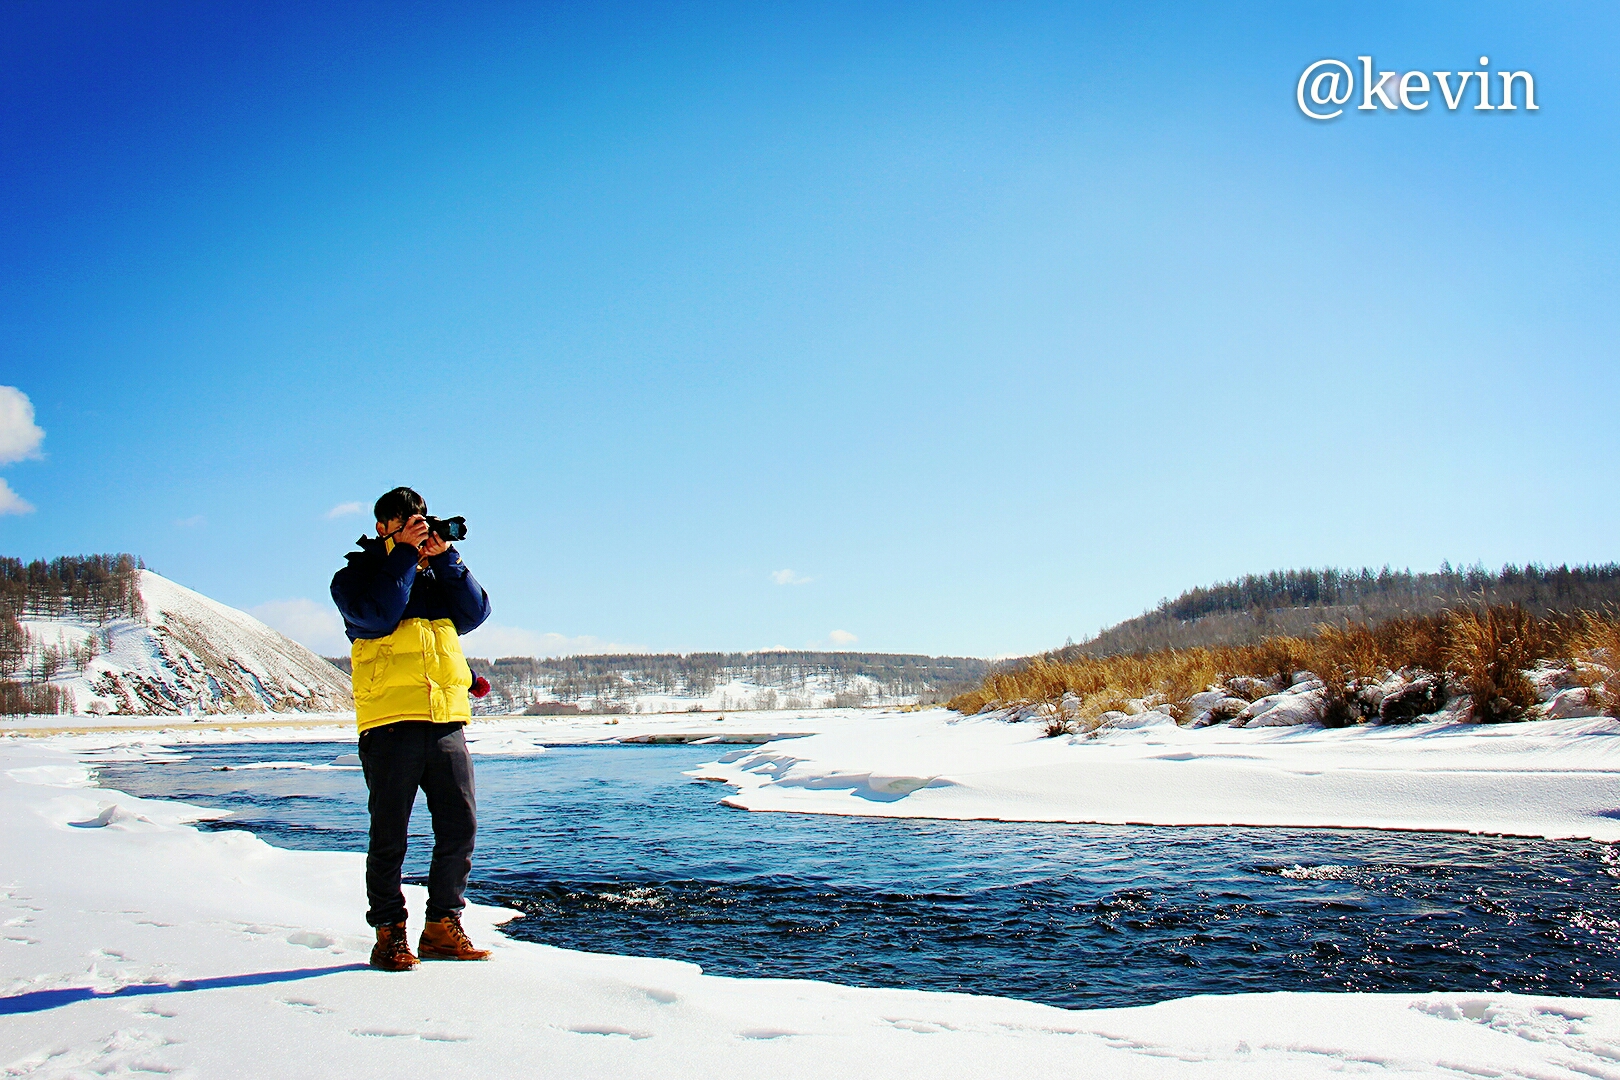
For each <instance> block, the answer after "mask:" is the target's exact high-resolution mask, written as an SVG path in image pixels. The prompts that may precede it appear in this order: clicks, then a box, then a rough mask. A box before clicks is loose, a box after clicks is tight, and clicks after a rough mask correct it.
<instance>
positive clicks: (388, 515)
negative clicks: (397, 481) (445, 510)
mask: <svg viewBox="0 0 1620 1080" xmlns="http://www.w3.org/2000/svg"><path fill="white" fill-rule="evenodd" d="M371 509H372V512H373V513H375V514H376V515H377V522H378V524H384V523H387V522H390V521H393V520H394V519H395V518H399V520H401V521H409V520H410V519H411V518H413V517H415V516H416V515H417V514H425V513H427V500H426V499H424V498H422V496H420V495H418V494H417V493H416V492H414V491H412V490H411V489H410V488H408V487H397V488H395V489H394V490H393V491H390V492H389V493H388V494H386V495H384V496H383V497H382V498H380V499H378V500H377V505H376V506H374V507H372V508H371Z"/></svg>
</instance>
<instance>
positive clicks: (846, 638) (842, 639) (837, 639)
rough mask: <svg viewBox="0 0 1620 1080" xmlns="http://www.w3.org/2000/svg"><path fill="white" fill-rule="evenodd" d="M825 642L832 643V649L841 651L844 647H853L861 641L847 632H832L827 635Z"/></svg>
mask: <svg viewBox="0 0 1620 1080" xmlns="http://www.w3.org/2000/svg"><path fill="white" fill-rule="evenodd" d="M827 640H828V641H830V642H832V643H833V647H834V648H837V649H842V648H843V647H844V646H846V645H853V644H855V643H856V642H857V641H859V640H861V639H860V638H858V637H856V636H855V635H854V634H852V633H850V632H849V631H848V630H834V631H832V632H831V633H829V634H828V635H827Z"/></svg>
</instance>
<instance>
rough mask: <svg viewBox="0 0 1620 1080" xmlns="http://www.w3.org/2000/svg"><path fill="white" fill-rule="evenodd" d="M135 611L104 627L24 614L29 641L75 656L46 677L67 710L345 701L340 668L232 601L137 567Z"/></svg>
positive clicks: (273, 708) (314, 705)
mask: <svg viewBox="0 0 1620 1080" xmlns="http://www.w3.org/2000/svg"><path fill="white" fill-rule="evenodd" d="M139 574H140V591H141V598H142V600H143V602H144V606H145V619H144V620H135V619H118V620H114V621H113V622H110V623H107V624H105V625H98V624H96V623H95V622H92V621H86V620H81V619H76V618H74V617H72V616H68V617H64V618H54V619H42V618H37V617H36V618H25V619H23V620H21V621H22V625H23V628H24V629H26V630H27V631H28V634H29V636H30V637H31V638H32V639H33V641H34V643H35V644H36V645H37V646H39V647H41V648H43V647H46V646H54V647H56V648H57V649H58V650H59V651H60V652H61V653H62V654H64V655H67V656H70V657H71V656H73V655H74V654H75V653H79V654H80V655H82V653H83V650H84V648H85V644H86V642H87V641H89V640H90V639H92V638H94V639H96V640H95V655H94V658H93V659H91V660H89V662H88V663H84V662H82V661H75V660H69V661H68V662H66V663H65V664H64V665H63V666H64V670H63V671H61V672H59V673H58V675H57V677H56V678H55V679H53V680H52V681H53V682H55V683H56V684H57V685H59V686H63V687H65V688H67V689H69V690H70V691H71V692H72V694H73V704H74V712H77V713H123V714H156V715H202V714H209V713H263V712H331V711H338V710H345V709H351V708H353V707H354V698H353V696H352V695H351V694H350V691H349V678H348V676H347V675H345V674H344V673H343V672H341V671H339V670H337V669H336V668H334V667H333V666H332V665H331V664H328V663H327V662H326V661H325V660H322V659H321V658H320V657H319V656H316V655H315V654H314V653H312V652H310V651H309V650H308V649H306V648H304V646H302V645H300V644H298V643H297V642H296V641H293V640H292V639H291V638H288V637H284V636H283V635H281V634H279V633H277V632H276V631H274V630H272V629H270V628H269V627H268V626H266V625H264V623H262V622H260V621H259V620H257V619H255V618H253V616H251V615H248V614H246V613H244V612H241V611H237V610H236V609H235V608H231V607H226V606H225V605H224V604H221V603H218V602H216V601H214V600H210V599H209V598H208V597H206V596H203V595H202V594H201V593H196V592H193V591H191V590H190V589H187V588H185V587H184V586H182V585H176V584H175V583H174V582H172V581H170V580H168V579H167V578H164V577H161V576H159V575H157V574H154V573H152V572H151V571H150V570H142V571H140V572H139Z"/></svg>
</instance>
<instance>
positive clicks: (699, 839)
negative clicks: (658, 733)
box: [99, 743, 1620, 1008]
mask: <svg viewBox="0 0 1620 1080" xmlns="http://www.w3.org/2000/svg"><path fill="white" fill-rule="evenodd" d="M341 753H352V746H346V745H343V744H333V743H309V744H274V745H265V744H251V745H224V746H205V747H198V748H190V747H188V748H186V749H185V751H184V752H183V754H181V755H178V756H179V758H180V760H173V761H161V762H157V761H154V762H143V763H139V764H131V763H106V764H103V765H101V766H99V770H100V775H101V782H102V783H103V784H104V785H105V786H107V787H110V788H117V789H119V790H123V791H127V792H130V793H131V794H136V795H148V796H153V797H161V798H172V799H179V800H183V801H191V802H196V803H201V804H205V805H209V806H216V807H225V808H229V809H231V810H233V811H235V815H234V817H233V818H232V819H231V820H230V821H227V822H221V823H219V824H218V825H216V826H212V827H224V828H248V829H251V830H252V831H253V832H255V833H257V834H258V835H259V836H261V837H263V838H264V839H265V840H267V841H269V842H270V843H273V844H276V845H278V846H281V847H288V848H307V849H318V850H337V851H364V850H365V846H366V839H365V836H366V812H365V784H364V781H363V779H362V777H361V775H360V772H359V770H358V769H342V768H338V769H293V768H247V769H244V768H240V766H244V765H251V764H256V763H260V764H262V763H265V762H268V761H279V762H304V763H308V764H326V763H330V762H332V761H333V760H334V756H335V755H337V754H341ZM715 753H716V748H715V747H712V746H709V747H697V746H658V747H604V746H592V747H562V748H553V749H552V750H550V751H549V752H547V753H546V754H544V755H541V756H537V757H488V756H480V757H477V758H476V759H475V761H476V769H477V774H478V785H479V826H480V827H479V836H478V840H479V850H478V854H477V856H476V857H475V859H474V867H473V884H472V888H471V890H470V893H471V898H472V899H475V900H479V901H482V902H486V903H494V904H504V905H507V906H509V907H514V908H517V909H519V910H520V911H522V912H523V913H524V914H525V916H526V917H525V918H523V919H520V920H518V921H516V922H514V923H512V924H511V925H510V926H509V927H508V928H507V930H508V932H509V933H510V934H512V935H513V936H514V937H518V938H522V939H525V940H530V941H539V942H545V943H547V944H552V945H558V946H562V947H565V948H570V949H585V950H590V951H597V952H615V953H631V954H637V955H646V956H663V957H672V958H676V959H681V960H689V961H693V962H695V963H698V964H701V965H702V966H703V968H704V970H705V971H708V972H709V973H711V974H717V975H742V976H771V977H781V978H815V979H830V980H833V981H836V982H842V983H849V984H855V985H864V986H891V987H909V988H915V989H927V990H957V991H964V992H971V993H986V994H1000V995H1006V996H1011V997H1020V998H1026V999H1029V1000H1034V1001H1042V1002H1047V1003H1050V1004H1054V1005H1064V1006H1082V1007H1088V1008H1099V1007H1108V1006H1121V1005H1140V1004H1146V1003H1150V1002H1154V1001H1161V1000H1164V999H1166V998H1172V997H1181V996H1184V995H1187V994H1197V993H1236V992H1243V991H1272V990H1409V991H1431V990H1516V991H1523V992H1530V993H1544V994H1569V995H1591V996H1612V995H1614V994H1615V993H1617V992H1620V851H1617V849H1616V848H1615V847H1614V846H1611V845H1605V844H1597V843H1589V842H1584V841H1581V842H1577V841H1545V840H1521V839H1510V838H1497V837H1477V836H1460V835H1453V834H1442V833H1393V832H1369V831H1334V830H1322V829H1227V828H1198V829H1168V828H1151V827H1134V826H1131V827H1121V826H1085V825H1061V824H1045V823H1036V824H1029V823H1002V822H982V821H966V822H962V821H913V820H904V819H874V818H846V817H825V816H815V815H801V814H751V813H747V812H745V811H739V810H731V809H727V808H725V807H722V806H720V805H719V804H718V800H719V798H720V797H721V796H722V795H724V794H725V792H726V791H727V790H728V789H726V788H721V787H717V786H716V785H713V784H709V783H701V782H696V781H692V780H690V779H689V778H688V777H686V776H684V775H682V774H683V772H684V771H685V770H688V769H692V768H694V767H695V766H697V765H699V764H701V763H703V762H706V761H710V760H713V758H714V756H715ZM430 843H431V841H430V839H429V836H428V821H427V812H426V809H425V805H424V804H423V802H422V801H421V800H420V799H418V801H417V812H416V815H415V818H414V820H413V822H412V842H411V855H410V858H409V859H408V861H407V863H406V872H407V875H408V876H410V877H411V878H412V879H413V880H418V881H420V880H422V876H423V875H424V874H425V872H426V858H427V850H428V847H429V845H430ZM355 891H356V920H357V921H358V920H359V917H360V914H361V912H362V911H363V908H364V894H363V884H362V882H361V881H360V880H359V877H358V875H357V876H356V881H355ZM414 914H416V915H417V916H418V917H419V916H420V912H417V913H414Z"/></svg>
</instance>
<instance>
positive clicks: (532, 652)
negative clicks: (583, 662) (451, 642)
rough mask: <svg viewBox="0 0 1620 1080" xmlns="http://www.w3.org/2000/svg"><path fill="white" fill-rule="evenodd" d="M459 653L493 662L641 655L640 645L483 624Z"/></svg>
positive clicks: (586, 636)
mask: <svg viewBox="0 0 1620 1080" xmlns="http://www.w3.org/2000/svg"><path fill="white" fill-rule="evenodd" d="M461 651H462V652H464V653H466V654H467V655H468V656H482V657H485V658H487V659H494V658H496V657H501V656H539V657H545V656H586V655H590V654H592V653H644V652H646V651H647V649H646V647H645V646H642V645H621V644H620V643H618V642H616V641H603V640H602V639H601V638H597V637H592V636H591V635H589V634H581V635H580V636H578V637H569V636H568V635H567V634H540V633H536V632H535V631H533V630H525V629H524V628H523V627H521V626H500V625H498V624H493V623H485V624H484V625H483V626H480V627H479V628H478V629H477V630H474V631H473V632H472V633H470V634H468V635H467V636H466V637H464V638H462V639H461Z"/></svg>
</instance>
